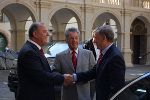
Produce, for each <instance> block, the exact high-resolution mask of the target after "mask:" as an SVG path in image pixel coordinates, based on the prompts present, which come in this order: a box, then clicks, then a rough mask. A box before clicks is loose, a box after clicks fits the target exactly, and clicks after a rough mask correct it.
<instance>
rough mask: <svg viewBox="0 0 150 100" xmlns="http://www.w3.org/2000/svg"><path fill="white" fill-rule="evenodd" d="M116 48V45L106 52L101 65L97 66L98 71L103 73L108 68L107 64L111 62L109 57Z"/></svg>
mask: <svg viewBox="0 0 150 100" xmlns="http://www.w3.org/2000/svg"><path fill="white" fill-rule="evenodd" d="M113 48H114V44H113V45H112V46H111V47H110V48H109V49H108V50H107V51H106V53H105V55H104V56H103V58H102V61H101V63H100V64H98V65H97V70H101V71H103V70H104V68H105V67H106V66H105V64H106V63H107V61H108V60H109V56H110V55H111V52H112V49H113Z"/></svg>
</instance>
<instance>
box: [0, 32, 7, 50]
mask: <svg viewBox="0 0 150 100" xmlns="http://www.w3.org/2000/svg"><path fill="white" fill-rule="evenodd" d="M7 44H8V41H7V39H6V37H5V36H4V35H3V33H1V32H0V51H4V50H5V48H6V46H7Z"/></svg>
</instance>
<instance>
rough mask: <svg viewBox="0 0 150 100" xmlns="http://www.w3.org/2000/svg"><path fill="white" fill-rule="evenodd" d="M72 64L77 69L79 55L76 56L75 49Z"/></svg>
mask: <svg viewBox="0 0 150 100" xmlns="http://www.w3.org/2000/svg"><path fill="white" fill-rule="evenodd" d="M72 64H73V66H74V69H75V70H76V65H77V57H76V52H75V51H72Z"/></svg>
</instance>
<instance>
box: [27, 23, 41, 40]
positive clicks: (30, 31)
mask: <svg viewBox="0 0 150 100" xmlns="http://www.w3.org/2000/svg"><path fill="white" fill-rule="evenodd" d="M41 25H44V23H42V22H34V23H32V25H31V26H30V28H29V38H31V37H33V32H35V31H36V30H37V29H38V28H39V26H41Z"/></svg>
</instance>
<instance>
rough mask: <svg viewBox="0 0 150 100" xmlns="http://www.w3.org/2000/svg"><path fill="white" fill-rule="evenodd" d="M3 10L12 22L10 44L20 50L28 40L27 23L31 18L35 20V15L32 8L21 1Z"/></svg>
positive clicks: (14, 48)
mask: <svg viewBox="0 0 150 100" xmlns="http://www.w3.org/2000/svg"><path fill="white" fill-rule="evenodd" d="M1 12H2V14H5V15H6V16H7V17H8V20H9V23H10V29H9V32H10V34H9V37H10V41H11V42H10V43H11V44H10V45H11V47H12V49H13V50H15V51H19V50H20V48H21V47H22V45H23V44H24V42H25V40H26V34H25V33H26V25H28V24H26V23H28V22H29V20H30V19H29V18H31V20H33V21H35V17H34V15H33V13H32V12H31V10H30V9H28V8H27V7H26V6H24V5H22V4H19V3H13V4H9V5H7V6H6V7H4V8H3V9H2V10H1ZM6 29H7V28H4V29H3V30H6Z"/></svg>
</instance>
